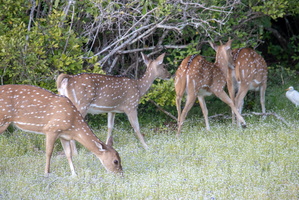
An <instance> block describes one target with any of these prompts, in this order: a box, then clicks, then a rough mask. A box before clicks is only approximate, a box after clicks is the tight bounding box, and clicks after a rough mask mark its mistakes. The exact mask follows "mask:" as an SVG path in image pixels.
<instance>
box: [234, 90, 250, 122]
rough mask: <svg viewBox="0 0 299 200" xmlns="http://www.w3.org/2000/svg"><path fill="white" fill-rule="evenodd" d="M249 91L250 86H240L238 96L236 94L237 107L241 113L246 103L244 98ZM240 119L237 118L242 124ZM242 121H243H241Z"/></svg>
mask: <svg viewBox="0 0 299 200" xmlns="http://www.w3.org/2000/svg"><path fill="white" fill-rule="evenodd" d="M247 92H248V86H246V87H240V88H239V91H238V93H237V96H236V104H235V105H236V107H237V109H238V112H239V113H240V114H242V110H243V105H244V98H245V96H246V94H247ZM240 122H241V121H240V120H238V119H237V124H238V125H240ZM241 123H242V122H241Z"/></svg>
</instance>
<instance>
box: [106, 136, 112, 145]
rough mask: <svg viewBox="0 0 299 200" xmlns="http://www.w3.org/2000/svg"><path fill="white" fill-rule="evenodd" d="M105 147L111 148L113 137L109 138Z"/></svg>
mask: <svg viewBox="0 0 299 200" xmlns="http://www.w3.org/2000/svg"><path fill="white" fill-rule="evenodd" d="M106 145H107V146H109V147H112V146H113V137H112V136H110V137H109V139H108V141H107V144H106Z"/></svg>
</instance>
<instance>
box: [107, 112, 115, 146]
mask: <svg viewBox="0 0 299 200" xmlns="http://www.w3.org/2000/svg"><path fill="white" fill-rule="evenodd" d="M114 119H115V113H113V112H109V113H108V135H107V140H106V144H107V143H108V141H109V139H110V137H111V136H112V130H113V127H114Z"/></svg>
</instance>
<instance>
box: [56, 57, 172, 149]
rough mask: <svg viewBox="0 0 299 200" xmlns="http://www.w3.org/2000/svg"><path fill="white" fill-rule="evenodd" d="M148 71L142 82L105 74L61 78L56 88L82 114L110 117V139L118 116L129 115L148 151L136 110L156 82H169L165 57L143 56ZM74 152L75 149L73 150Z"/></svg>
mask: <svg viewBox="0 0 299 200" xmlns="http://www.w3.org/2000/svg"><path fill="white" fill-rule="evenodd" d="M141 55H142V58H143V60H144V62H145V64H146V66H147V70H146V72H145V74H144V75H143V77H142V78H141V79H138V80H135V79H129V78H125V77H117V76H107V75H102V74H87V73H83V74H77V75H67V74H60V75H59V76H58V78H57V81H56V84H57V88H58V92H59V93H60V94H63V95H65V96H67V97H68V98H69V99H70V100H71V101H72V102H73V103H74V105H75V106H76V107H77V108H78V110H79V111H80V112H81V114H82V115H83V117H85V116H86V115H87V113H91V114H99V113H108V136H107V140H108V139H109V138H110V137H111V135H112V129H113V126H114V118H115V113H126V115H127V116H128V118H129V121H130V123H131V125H132V127H133V128H134V130H135V132H136V134H137V137H138V138H139V140H140V142H141V143H142V145H143V147H144V148H145V149H146V148H148V146H147V144H146V143H145V141H144V138H143V136H142V134H141V133H140V128H139V122H138V117H137V107H138V104H139V101H140V99H141V97H142V96H143V95H144V94H145V93H146V92H147V91H148V89H149V88H150V87H151V85H152V83H153V82H154V80H155V79H156V78H161V79H167V78H170V73H169V72H168V71H167V70H166V68H165V67H164V65H163V59H164V56H165V53H164V54H162V55H160V56H159V57H158V58H157V59H155V60H150V59H149V58H148V57H147V56H146V55H144V54H142V53H141ZM74 149H75V146H74Z"/></svg>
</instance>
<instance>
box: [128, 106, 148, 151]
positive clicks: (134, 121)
mask: <svg viewBox="0 0 299 200" xmlns="http://www.w3.org/2000/svg"><path fill="white" fill-rule="evenodd" d="M127 115H128V118H129V121H130V123H131V125H132V127H133V129H134V130H135V133H136V135H137V137H138V139H139V140H140V142H141V144H142V145H143V147H144V148H145V149H148V146H147V144H146V143H145V141H144V137H143V135H142V134H141V133H140V127H139V122H138V117H137V110H134V111H132V112H130V113H127Z"/></svg>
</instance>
